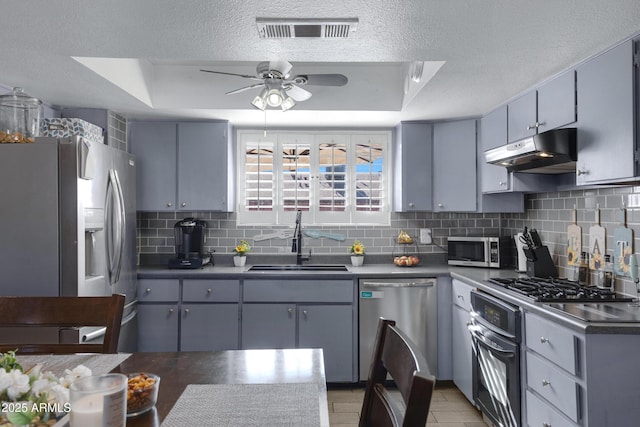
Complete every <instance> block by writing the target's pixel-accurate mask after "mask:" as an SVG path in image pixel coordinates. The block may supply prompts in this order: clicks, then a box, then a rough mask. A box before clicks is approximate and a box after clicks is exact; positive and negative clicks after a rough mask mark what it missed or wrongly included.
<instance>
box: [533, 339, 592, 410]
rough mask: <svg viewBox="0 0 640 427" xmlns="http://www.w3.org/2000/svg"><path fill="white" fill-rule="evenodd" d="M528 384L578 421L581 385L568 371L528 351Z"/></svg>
mask: <svg viewBox="0 0 640 427" xmlns="http://www.w3.org/2000/svg"><path fill="white" fill-rule="evenodd" d="M527 386H528V387H529V388H530V389H532V390H535V391H536V392H537V393H538V394H539V395H541V396H542V397H544V398H545V399H546V400H547V401H548V402H549V403H551V404H552V405H554V406H555V407H557V408H558V409H560V411H562V412H563V413H564V414H565V415H567V416H568V417H569V418H571V419H572V420H573V421H575V422H577V421H578V419H579V415H580V411H579V393H580V386H579V385H578V384H577V383H576V382H575V380H574V379H573V378H571V377H570V376H569V375H567V374H566V373H564V372H562V371H561V370H560V369H558V368H557V367H555V366H554V365H553V364H552V363H550V362H549V361H547V360H544V359H542V358H540V357H538V356H536V355H535V354H533V353H531V352H527Z"/></svg>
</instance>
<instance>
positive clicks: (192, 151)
mask: <svg viewBox="0 0 640 427" xmlns="http://www.w3.org/2000/svg"><path fill="white" fill-rule="evenodd" d="M230 140H231V138H230V129H229V124H228V123H227V122H180V123H176V122H153V121H133V122H131V123H130V124H129V142H130V144H131V152H132V153H133V154H134V155H135V156H136V158H137V165H138V167H137V176H136V185H137V209H138V210H140V211H229V210H231V208H232V207H233V206H232V203H231V199H232V196H231V192H230V191H231V187H232V182H233V181H232V179H233V177H231V176H229V172H230V171H231V170H232V169H230V164H231V163H230V157H231V144H230Z"/></svg>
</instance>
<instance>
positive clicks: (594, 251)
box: [589, 207, 607, 271]
mask: <svg viewBox="0 0 640 427" xmlns="http://www.w3.org/2000/svg"><path fill="white" fill-rule="evenodd" d="M606 244H607V231H606V230H605V228H604V227H603V226H602V225H600V208H599V207H597V208H596V223H595V224H594V225H592V226H591V227H590V228H589V269H590V270H595V271H597V270H600V269H601V268H603V267H604V255H605V254H606V253H607V248H606Z"/></svg>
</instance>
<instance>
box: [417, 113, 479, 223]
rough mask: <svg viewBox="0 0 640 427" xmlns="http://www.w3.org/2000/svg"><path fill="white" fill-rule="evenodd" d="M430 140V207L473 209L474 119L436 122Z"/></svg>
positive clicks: (460, 210)
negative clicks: (431, 141)
mask: <svg viewBox="0 0 640 427" xmlns="http://www.w3.org/2000/svg"><path fill="white" fill-rule="evenodd" d="M433 143H434V156H433V158H434V162H433V184H434V185H433V201H434V208H433V210H434V211H436V212H446V211H449V212H451V211H454V212H465V211H466V212H474V211H475V210H476V197H477V195H476V188H477V186H476V182H477V180H476V121H475V120H462V121H456V122H444V123H436V124H435V125H434V128H433ZM423 167H424V166H423Z"/></svg>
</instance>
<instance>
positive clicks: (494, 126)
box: [480, 106, 510, 193]
mask: <svg viewBox="0 0 640 427" xmlns="http://www.w3.org/2000/svg"><path fill="white" fill-rule="evenodd" d="M506 143H507V107H506V106H503V107H500V108H498V109H497V110H494V111H492V112H491V113H489V114H487V115H486V116H484V117H483V118H482V119H481V120H480V147H481V153H480V157H481V159H480V184H481V188H482V192H483V193H497V192H502V191H508V190H510V185H509V171H507V168H505V167H504V166H499V165H492V164H489V163H487V162H486V160H485V157H484V152H485V151H486V150H490V149H492V148H495V147H499V146H502V145H505V144H506Z"/></svg>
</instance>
